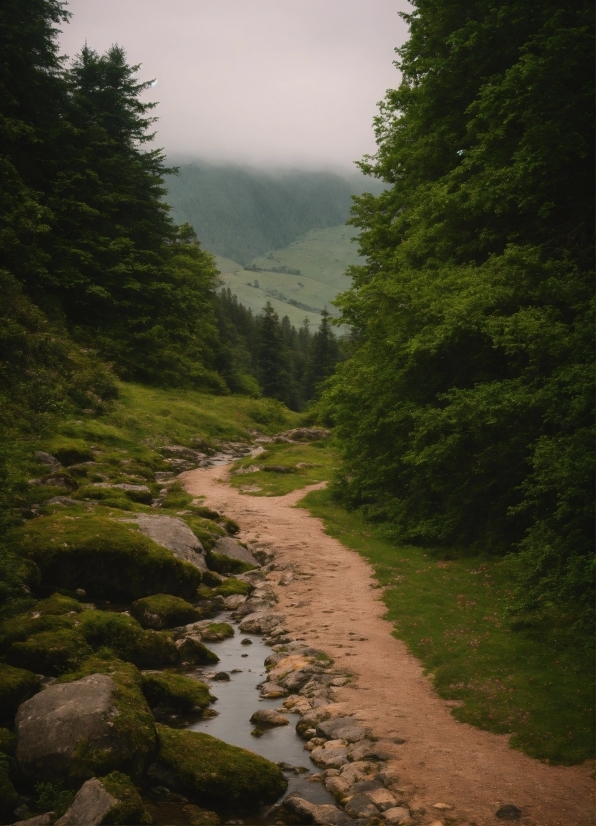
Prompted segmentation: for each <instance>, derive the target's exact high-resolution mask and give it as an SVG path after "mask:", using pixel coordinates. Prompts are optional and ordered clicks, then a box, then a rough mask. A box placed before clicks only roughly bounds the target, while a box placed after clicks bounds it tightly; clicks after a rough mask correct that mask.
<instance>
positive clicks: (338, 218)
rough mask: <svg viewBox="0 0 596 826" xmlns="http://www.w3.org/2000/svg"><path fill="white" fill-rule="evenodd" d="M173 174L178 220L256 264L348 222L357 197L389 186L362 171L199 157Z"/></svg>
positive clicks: (170, 183)
mask: <svg viewBox="0 0 596 826" xmlns="http://www.w3.org/2000/svg"><path fill="white" fill-rule="evenodd" d="M179 170H180V172H179V174H178V175H168V176H167V178H166V186H167V188H168V195H167V200H168V202H169V203H170V204H171V206H172V208H173V212H172V214H173V217H174V220H175V221H176V222H177V223H182V222H185V221H187V222H188V223H189V224H191V225H192V226H193V227H194V228H195V230H196V233H197V235H198V237H199V240H200V241H201V243H202V245H203V246H204V247H205V248H206V249H208V250H210V251H211V252H214V253H217V254H218V255H222V256H225V257H226V258H231V259H232V260H234V261H238V262H240V263H241V264H248V263H249V262H251V261H252V260H253V259H254V258H255V257H257V256H259V255H263V254H264V253H266V252H269V251H270V250H276V249H281V248H283V247H286V246H287V245H288V244H291V243H292V242H293V241H295V240H296V239H297V238H299V237H300V236H302V235H304V234H305V233H306V232H308V231H309V230H312V229H325V228H327V227H334V226H337V225H338V224H343V223H344V222H345V221H346V220H347V218H348V216H349V212H350V207H351V205H352V198H351V196H352V195H354V194H359V193H361V192H365V191H368V192H379V191H380V190H381V189H382V188H383V184H381V183H380V182H378V181H376V180H375V179H371V178H365V177H364V176H363V175H361V174H360V173H353V174H349V173H348V174H346V175H342V174H340V173H337V172H333V171H311V170H288V171H266V170H262V169H258V168H255V167H243V166H238V165H232V164H219V165H217V164H208V163H206V162H203V161H193V162H192V163H183V164H180V165H179Z"/></svg>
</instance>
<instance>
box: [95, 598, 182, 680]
mask: <svg viewBox="0 0 596 826" xmlns="http://www.w3.org/2000/svg"><path fill="white" fill-rule="evenodd" d="M80 631H81V634H82V635H83V636H84V638H85V639H86V640H87V642H88V643H89V645H91V646H93V648H95V649H99V648H102V647H107V648H109V649H110V650H111V651H113V653H114V654H115V655H116V656H117V657H119V658H121V659H123V660H127V661H128V662H131V663H134V664H135V665H136V666H138V667H139V668H163V667H164V666H168V665H174V664H175V663H176V662H178V652H177V650H176V646H175V645H174V642H173V641H172V638H171V637H170V635H169V634H163V633H160V632H159V631H145V630H144V629H143V628H142V627H141V626H140V625H139V623H138V622H137V621H136V620H135V619H133V617H129V616H128V615H127V614H116V613H112V612H107V611H89V612H88V613H86V614H85V615H84V616H83V619H82V622H81V625H80Z"/></svg>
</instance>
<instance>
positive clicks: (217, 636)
mask: <svg viewBox="0 0 596 826" xmlns="http://www.w3.org/2000/svg"><path fill="white" fill-rule="evenodd" d="M201 636H202V637H203V639H204V640H209V641H211V642H219V641H220V640H227V639H229V638H230V637H233V636H234V629H233V628H232V626H231V625H228V623H227V622H211V623H209V625H208V626H207V627H206V628H201Z"/></svg>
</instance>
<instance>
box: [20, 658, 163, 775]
mask: <svg viewBox="0 0 596 826" xmlns="http://www.w3.org/2000/svg"><path fill="white" fill-rule="evenodd" d="M131 668H132V666H131ZM136 673H137V674H138V672H136ZM15 726H16V734H17V749H16V758H17V762H18V765H19V768H20V769H21V771H22V772H23V774H24V775H25V776H26V777H27V778H30V779H34V780H38V781H39V780H47V781H50V782H57V781H67V782H69V783H74V782H75V781H77V780H86V779H88V778H90V777H92V776H93V775H94V774H98V773H105V772H106V771H110V770H111V769H119V768H123V769H124V770H125V771H127V772H129V773H131V774H132V775H133V776H139V775H140V773H141V771H142V768H143V765H144V762H145V759H146V757H147V755H148V753H149V751H150V750H151V748H152V747H153V744H154V742H155V728H154V726H153V719H152V717H151V714H150V713H149V709H148V708H147V706H146V703H145V700H144V698H143V695H142V694H141V692H140V690H138V689H136V687H135V686H133V687H131V688H126V687H125V686H120V685H117V684H116V682H115V681H114V679H112V677H111V676H108V675H107V674H90V675H88V676H86V677H83V678H82V679H79V680H76V681H74V682H69V683H54V684H53V685H51V686H49V687H48V688H46V689H44V690H43V691H42V692H41V693H40V694H36V695H35V696H34V697H32V698H31V699H30V700H27V702H25V703H23V705H22V706H21V707H20V708H19V711H18V714H17V717H16V721H15Z"/></svg>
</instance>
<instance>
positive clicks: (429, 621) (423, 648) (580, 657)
mask: <svg viewBox="0 0 596 826" xmlns="http://www.w3.org/2000/svg"><path fill="white" fill-rule="evenodd" d="M300 507H306V508H308V509H309V511H310V512H311V513H312V514H313V515H314V516H317V517H319V518H321V519H323V520H324V523H325V529H326V531H327V532H328V533H329V534H330V535H331V536H334V537H336V538H337V539H338V540H339V541H340V542H342V544H344V545H346V546H347V547H348V548H353V549H354V550H356V551H358V552H359V553H360V554H362V556H364V558H365V559H367V560H368V561H369V562H370V563H371V564H372V565H373V567H374V570H375V576H376V579H377V580H378V582H379V584H380V585H381V586H382V587H383V589H384V590H383V601H384V603H385V605H386V606H387V619H389V620H390V621H391V622H392V623H393V628H394V634H395V636H396V637H398V638H399V639H401V640H403V641H404V642H405V643H406V644H407V645H408V647H409V649H410V651H411V652H412V653H413V654H414V656H416V657H417V658H418V659H419V660H420V661H421V662H422V665H423V666H424V668H425V669H426V671H427V672H429V676H431V678H432V681H433V684H434V687H435V689H436V690H437V692H438V693H439V695H440V696H441V697H443V698H444V699H446V700H453V701H458V703H459V705H458V707H456V708H454V709H453V710H452V712H451V713H452V714H453V716H454V717H456V718H457V719H458V720H461V721H462V722H465V723H469V724H471V725H474V726H478V727H479V728H482V729H486V730H488V731H493V732H495V733H498V734H506V735H509V737H510V740H509V742H510V745H511V746H512V747H513V748H516V749H520V750H521V751H523V752H525V753H526V754H529V755H530V756H532V757H534V758H536V759H540V760H548V761H550V762H552V763H562V764H566V765H569V764H574V763H582V762H583V761H584V760H588V759H591V758H592V757H593V756H594V639H593V636H592V635H591V633H587V634H579V633H578V631H577V629H575V628H573V624H572V622H570V619H571V618H572V616H573V614H570V613H568V612H567V611H565V610H561V609H560V608H559V609H557V610H556V611H552V612H551V613H550V615H549V617H548V619H547V621H545V622H543V623H541V624H540V625H539V626H537V625H536V623H533V624H531V625H526V626H520V625H519V624H514V623H512V621H511V616H510V612H509V602H510V599H511V593H512V591H513V588H514V587H515V579H514V578H513V576H512V572H511V571H510V569H509V566H508V564H507V561H506V560H502V559H500V558H498V557H494V556H483V557H482V558H480V559H478V558H477V557H475V556H473V555H471V554H463V553H461V551H460V552H458V549H456V548H447V549H445V548H433V549H422V548H419V547H414V546H412V545H405V544H403V543H401V542H399V541H397V542H396V541H395V540H394V539H392V538H391V537H390V536H388V535H387V530H386V527H385V526H383V525H375V524H374V523H371V522H370V521H366V520H365V519H364V518H363V515H362V513H361V512H358V511H351V510H349V509H344V508H342V507H340V506H338V505H337V503H335V502H334V501H333V500H332V498H331V496H330V494H329V492H328V491H315V492H312V493H309V494H308V495H307V496H306V497H305V499H303V500H302V501H301V502H300ZM361 644H362V645H365V644H366V643H361Z"/></svg>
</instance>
